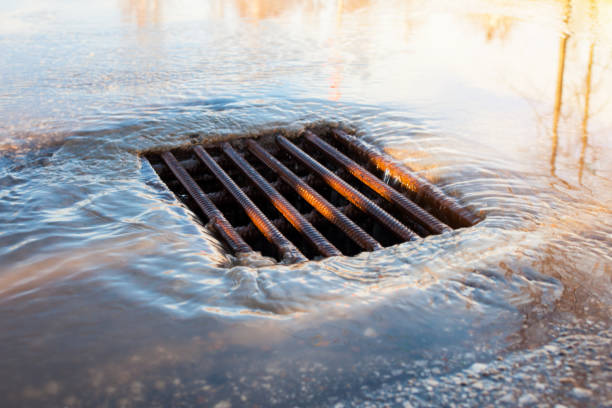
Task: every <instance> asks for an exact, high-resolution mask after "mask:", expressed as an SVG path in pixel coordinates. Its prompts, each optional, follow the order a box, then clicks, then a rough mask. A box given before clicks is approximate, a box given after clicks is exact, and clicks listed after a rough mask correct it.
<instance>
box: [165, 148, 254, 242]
mask: <svg viewBox="0 0 612 408" xmlns="http://www.w3.org/2000/svg"><path fill="white" fill-rule="evenodd" d="M161 158H162V160H163V161H164V162H165V163H166V165H167V166H168V168H169V169H170V171H172V173H173V174H174V176H175V177H176V178H177V179H178V180H179V181H180V182H181V184H182V185H183V187H184V188H185V190H187V192H188V193H189V194H190V195H191V197H192V198H193V199H194V200H195V202H196V203H197V204H198V207H200V209H201V210H202V211H203V212H204V214H205V215H206V216H207V217H208V220H209V222H210V223H211V225H212V227H213V228H214V229H215V231H217V233H219V235H221V236H222V237H223V239H224V240H225V242H227V244H228V245H229V246H230V248H231V249H232V251H234V253H248V252H252V251H253V250H252V249H251V247H250V246H249V245H248V244H247V243H246V242H244V240H243V239H242V237H241V236H240V235H238V233H237V232H236V231H235V230H234V228H233V227H232V226H231V224H230V223H229V222H228V221H227V220H226V219H225V217H224V216H223V213H222V212H221V211H219V209H218V208H217V207H215V205H214V204H213V203H212V201H210V199H209V198H208V197H206V195H205V194H204V192H203V191H202V189H200V187H199V186H198V185H197V183H196V182H195V180H194V179H193V178H191V176H190V175H189V173H187V171H186V170H185V169H184V168H183V167H182V166H181V165H180V164H179V162H178V160H176V157H174V155H173V154H172V153H171V152H164V153H162V155H161Z"/></svg>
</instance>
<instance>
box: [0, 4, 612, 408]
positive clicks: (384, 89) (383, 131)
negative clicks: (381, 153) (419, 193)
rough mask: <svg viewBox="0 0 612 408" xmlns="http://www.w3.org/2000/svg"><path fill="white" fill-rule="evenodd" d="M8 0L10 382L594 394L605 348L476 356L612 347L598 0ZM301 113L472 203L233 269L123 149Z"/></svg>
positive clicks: (195, 391)
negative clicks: (404, 230) (313, 256)
mask: <svg viewBox="0 0 612 408" xmlns="http://www.w3.org/2000/svg"><path fill="white" fill-rule="evenodd" d="M0 10H1V11H0V34H1V35H2V36H0V53H2V55H3V56H5V57H6V58H5V59H6V61H7V62H6V63H5V64H1V65H0V118H1V119H2V120H1V121H0V146H2V153H1V154H0V358H1V360H2V369H1V370H0V395H2V397H0V402H1V404H0V405H2V406H24V405H25V406H48V405H50V404H52V405H58V406H64V405H65V406H70V407H73V406H105V405H106V406H154V405H158V406H170V405H173V404H174V405H180V404H185V405H188V406H194V405H200V406H219V407H223V406H225V407H227V406H230V405H231V406H243V405H256V404H257V405H260V406H268V405H274V404H277V405H280V406H293V405H320V406H330V405H334V404H336V403H340V402H342V401H345V402H350V401H351V400H358V399H359V398H363V399H364V400H365V401H368V400H369V401H375V402H376V403H379V402H380V404H381V405H382V404H388V405H393V404H402V403H403V402H404V399H406V400H407V401H408V402H410V403H411V404H412V405H414V406H429V405H449V404H451V403H452V402H458V401H465V400H466V398H468V399H469V400H470V401H473V403H474V404H475V405H483V406H484V405H487V404H488V403H490V404H493V405H496V402H497V401H498V400H501V399H502V398H505V399H504V400H505V401H507V402H508V405H511V406H512V405H516V404H518V402H519V400H520V398H521V397H523V393H527V394H531V395H532V396H534V398H535V397H537V398H538V399H539V400H542V401H546V403H550V404H551V405H554V403H561V404H564V405H566V406H569V405H575V404H577V403H584V404H585V405H596V403H597V402H599V401H607V400H609V399H610V397H611V396H610V395H609V393H610V390H609V387H608V386H607V385H606V381H605V378H604V377H601V376H600V375H599V374H601V371H597V369H595V368H588V367H591V365H592V361H601V364H600V366H599V367H605V366H610V365H611V364H612V362H610V361H609V359H610V357H609V355H608V354H606V353H604V352H601V353H600V352H597V353H600V354H596V355H595V356H592V357H590V358H588V359H587V358H586V357H585V356H584V355H581V354H580V353H578V352H571V353H567V354H565V355H564V356H565V357H563V358H565V359H566V360H563V364H560V365H559V366H560V367H561V366H563V367H569V368H571V369H572V370H575V372H572V373H566V372H565V371H562V370H556V369H550V367H549V366H547V365H546V363H543V362H542V361H544V360H538V361H536V362H533V363H530V364H531V365H530V366H529V370H528V371H527V372H529V373H530V374H529V375H527V376H526V377H525V378H528V379H529V381H527V380H525V379H523V380H521V379H520V378H514V377H512V376H506V375H504V376H502V377H504V378H506V380H507V382H506V383H504V382H503V381H502V380H501V379H498V378H497V377H496V374H494V373H491V374H490V375H489V376H488V377H487V378H485V379H482V378H481V377H478V376H474V375H473V373H472V374H469V373H470V372H471V371H469V370H470V367H471V366H472V364H473V363H476V362H478V363H482V364H485V365H487V366H490V365H491V364H493V363H492V361H494V360H496V359H502V360H503V361H507V362H508V364H509V366H513V364H511V362H512V361H515V360H513V359H515V358H517V359H519V360H521V361H523V360H525V361H531V360H530V359H531V358H532V357H533V356H534V354H533V353H536V352H544V351H546V350H555V349H554V347H561V346H552V345H550V344H549V345H548V348H546V347H543V346H544V345H546V344H547V343H548V342H550V341H554V342H563V341H564V340H563V339H566V338H570V337H571V336H584V337H578V340H576V338H574V337H572V339H573V340H571V341H572V342H576V343H578V344H579V347H578V349H581V347H582V346H584V348H589V349H591V350H600V349H601V348H605V346H606V344H608V343H605V341H604V340H605V339H606V338H608V337H609V336H608V335H607V334H606V330H607V329H608V328H609V327H610V324H609V315H610V313H609V311H610V306H611V305H612V299H611V298H610V293H612V287H611V285H612V283H611V282H610V276H611V275H612V257H611V255H610V254H611V253H612V246H611V245H612V243H611V241H612V239H611V237H612V224H611V221H610V220H612V211H611V209H610V202H611V200H612V154H611V149H612V144H611V138H610V136H609V135H610V132H611V129H612V114H611V113H612V112H611V107H610V103H611V100H610V95H612V76H610V75H609V72H610V66H611V64H612V26H611V25H610V24H606V23H607V22H608V21H610V19H611V18H612V4H611V3H610V2H605V1H600V2H598V1H594V0H593V1H590V0H589V1H572V0H563V1H547V0H540V1H533V2H530V3H529V4H523V3H521V4H520V5H513V4H510V3H508V2H505V1H484V0H483V1H480V0H476V1H466V2H446V1H433V2H418V1H403V0H391V1H385V2H381V1H366V0H354V1H351V0H337V1H325V2H324V1H315V0H303V1H300V0H292V1H276V0H260V1H242V0H232V1H220V0H219V1H217V0H210V1H199V0H198V1H196V0H182V1H174V0H172V1H171V0H157V1H153V0H151V1H146V0H120V1H118V2H111V3H103V2H102V3H93V4H87V5H86V6H84V5H81V4H80V3H62V4H58V5H49V4H47V3H46V2H38V3H37V2H36V1H34V2H32V3H31V4H30V6H28V7H27V8H26V7H25V6H23V7H22V6H20V5H18V4H14V5H7V6H5V7H4V8H3V9H0ZM84 22H87V23H86V24H85V23H84ZM7 27H8V28H7ZM66 33H70V35H67V34H66ZM317 121H319V122H330V123H336V122H341V123H342V124H344V125H347V126H351V127H354V128H355V130H356V131H357V134H358V135H359V137H362V138H364V139H366V140H367V141H368V142H370V143H373V144H375V145H377V146H378V147H380V148H382V149H384V150H386V151H387V152H389V153H390V154H392V155H394V156H395V157H397V158H398V159H400V160H404V161H405V162H406V163H407V164H409V165H410V166H412V167H413V168H414V169H416V170H417V171H419V172H420V173H421V174H422V175H423V176H424V177H427V178H429V179H430V180H432V181H433V182H435V183H436V184H437V185H438V186H440V187H441V188H442V189H444V191H446V192H447V193H448V194H451V195H454V196H456V197H457V199H458V200H459V201H460V202H461V203H462V204H464V205H466V206H468V207H470V208H472V209H473V210H474V211H476V212H479V213H480V214H481V215H482V216H483V218H484V220H483V222H481V223H480V224H478V225H477V226H476V227H474V228H472V229H467V230H460V231H457V232H455V233H453V234H447V235H442V236H435V237H430V238H428V239H425V240H423V241H422V242H419V243H406V244H403V245H400V246H397V247H394V248H387V249H385V250H383V251H380V252H376V253H364V254H361V255H359V256H357V257H354V258H342V257H338V258H329V259H326V260H323V261H320V262H312V263H307V264H303V265H293V266H286V265H272V266H270V265H255V264H254V263H250V262H244V263H243V264H242V265H241V266H236V267H233V268H230V269H224V268H222V267H221V266H220V265H223V264H227V262H226V260H227V259H226V257H227V254H226V253H225V251H224V250H223V248H222V245H221V244H220V243H219V242H218V240H216V239H215V237H214V236H211V234H210V233H209V230H208V229H207V228H206V227H205V226H202V225H201V224H199V223H198V222H197V221H196V219H195V217H193V215H192V214H190V213H189V212H188V211H187V210H186V209H185V208H184V207H183V206H182V205H180V203H179V202H178V201H177V200H176V199H175V198H174V197H173V196H172V195H171V194H169V193H168V192H166V191H165V190H164V188H163V186H162V185H161V184H160V181H159V179H158V178H157V176H156V174H155V172H154V171H153V170H152V169H151V168H150V167H149V166H148V165H147V164H146V162H142V161H140V159H139V156H138V155H139V153H141V152H144V151H147V150H149V149H154V148H160V147H176V146H179V145H181V144H187V143H191V142H192V141H193V140H202V139H206V138H208V137H211V136H216V135H219V134H224V135H227V134H236V133H243V132H258V131H260V130H261V129H270V128H291V129H294V128H299V127H300V126H302V125H304V124H306V123H311V122H317ZM606 336H608V337H606ZM587 338H588V339H591V340H592V341H594V342H596V343H597V342H599V343H597V344H594V345H593V344H591V343H589V342H588V341H591V340H588V341H587ZM593 339H594V340H593ZM568 341H569V340H568ZM555 344H557V343H555ZM599 346H601V347H599ZM551 347H552V348H551ZM572 347H573V346H572ZM551 353H552V352H551ZM556 355H561V353H552V354H550V359H549V360H550V361H552V362H553V363H555V364H556V363H558V361H556V360H555V359H554V356H556ZM567 359H569V360H567ZM549 360H546V361H549ZM566 363H567V364H566ZM579 367H582V368H579ZM585 367H586V368H585ZM593 367H594V366H593ZM476 368H478V369H479V370H480V369H481V368H482V366H479V365H476ZM569 368H568V369H569ZM466 370H468V371H466ZM530 370H531V371H530ZM533 370H535V371H537V372H538V373H540V374H538V375H539V377H538V378H539V379H538V380H537V381H532V379H533V378H534V374H533ZM602 370H603V369H602ZM466 372H467V373H468V374H466V375H465V377H461V378H458V377H453V376H454V375H455V374H457V373H460V374H461V373H466ZM471 378H475V380H474V382H473V383H472V382H470V381H471V380H470V379H471ZM567 378H571V379H572V380H571V381H569V380H567ZM602 378H604V379H602ZM476 379H478V382H477V381H476ZM562 379H563V380H562ZM464 382H465V383H466V384H465V385H464V386H457V385H458V384H459V385H461V384H462V383H464ZM447 383H448V384H451V385H452V386H453V390H454V391H448V390H446V391H444V392H438V390H439V389H440V387H443V386H444V384H447ZM542 385H543V386H542ZM513 387H515V388H516V389H514V388H513ZM388 389H392V392H389V393H388V394H387V396H385V397H381V396H380V395H379V394H378V393H379V392H382V391H384V390H388ZM400 389H401V390H406V389H409V390H410V393H411V395H412V396H408V397H407V396H405V395H404V396H402V398H401V399H400V400H399V401H396V396H397V395H399V394H398V393H400V391H399V390H400ZM576 389H577V390H576ZM498 391H499V392H498ZM549 391H550V392H549ZM374 392H376V395H377V397H376V398H374V397H372V395H374V394H372V393H374ZM464 392H465V393H467V394H465V395H463V394H462V393H464ZM466 395H468V396H467V397H466ZM508 395H509V396H508ZM576 396H578V397H576ZM527 397H529V395H528V396H527ZM398 398H399V397H398ZM444 398H446V399H444ZM527 400H529V398H527ZM523 401H525V398H523ZM347 405H348V404H347Z"/></svg>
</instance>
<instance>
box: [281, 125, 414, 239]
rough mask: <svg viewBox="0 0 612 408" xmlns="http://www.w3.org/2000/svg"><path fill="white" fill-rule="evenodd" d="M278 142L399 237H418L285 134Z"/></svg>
mask: <svg viewBox="0 0 612 408" xmlns="http://www.w3.org/2000/svg"><path fill="white" fill-rule="evenodd" d="M276 142H277V143H278V144H279V145H280V146H281V147H282V148H284V149H286V150H287V151H288V152H290V153H291V154H292V155H293V156H294V157H295V158H297V159H298V160H299V161H300V162H301V163H302V164H304V165H305V166H306V167H308V168H309V169H311V170H312V171H314V172H315V173H317V174H318V175H319V176H320V177H321V178H322V179H323V180H324V181H325V182H326V183H327V184H329V186H330V187H331V188H333V189H334V190H336V191H337V192H338V193H339V194H341V195H342V196H343V197H344V198H346V199H347V200H348V201H350V202H351V203H353V204H354V205H355V206H356V207H357V208H359V209H361V210H362V211H364V212H366V213H368V214H370V215H371V216H372V217H374V218H376V219H377V220H378V221H380V222H381V223H382V224H383V225H384V226H385V227H387V228H388V229H389V230H390V231H391V232H393V233H394V234H396V235H397V236H398V237H400V238H402V239H404V240H406V241H412V240H415V239H417V238H418V237H417V235H416V234H415V233H414V232H412V231H411V230H410V229H409V228H408V227H406V226H405V225H403V224H402V223H401V222H399V221H398V220H397V219H396V218H395V217H393V216H392V215H390V214H389V213H387V212H386V211H385V210H383V209H382V208H380V207H379V206H378V205H376V204H375V203H373V202H372V201H371V200H369V199H368V198H367V197H366V196H364V195H363V194H361V193H360V192H359V191H357V190H356V189H355V188H353V187H351V185H350V184H348V183H347V182H346V181H344V180H342V179H341V178H340V177H338V176H336V175H335V174H334V173H332V172H331V171H330V170H329V169H327V168H326V167H325V166H323V165H322V164H320V163H319V162H318V161H316V160H315V159H313V158H312V157H310V156H309V155H308V154H306V153H305V152H304V151H303V150H302V149H300V148H299V147H297V146H296V145H294V144H293V143H291V142H290V141H289V140H287V138H285V137H284V136H277V137H276Z"/></svg>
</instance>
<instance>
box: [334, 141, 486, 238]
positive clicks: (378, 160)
mask: <svg viewBox="0 0 612 408" xmlns="http://www.w3.org/2000/svg"><path fill="white" fill-rule="evenodd" d="M332 135H333V136H334V137H335V138H336V139H337V140H338V141H340V142H341V143H342V144H343V145H344V146H346V147H347V148H349V149H351V150H353V151H354V152H355V153H357V154H359V155H361V156H363V157H366V158H367V159H368V160H369V161H370V163H372V164H373V165H375V166H376V167H377V168H379V169H381V170H383V171H385V172H389V174H390V175H391V176H392V177H395V178H397V179H399V181H400V182H401V183H402V185H403V186H404V187H406V188H407V189H409V190H411V191H413V192H415V193H417V195H419V196H421V197H423V200H424V201H425V202H428V203H429V204H431V207H432V210H433V211H434V212H436V215H438V216H441V217H443V218H445V219H446V220H448V221H450V222H451V223H452V224H454V225H453V226H457V227H471V226H472V225H475V224H476V223H478V221H480V220H479V219H478V217H476V216H475V215H473V214H471V213H470V212H469V211H468V210H467V209H465V208H463V207H461V206H460V205H459V204H458V203H457V202H456V201H455V200H454V199H452V198H450V197H448V196H447V195H445V194H444V193H443V192H442V190H440V189H439V188H438V187H436V186H435V185H433V184H431V183H430V182H429V181H427V180H425V179H423V178H422V177H420V176H419V175H417V174H416V173H414V172H413V171H412V170H410V169H409V168H408V167H407V166H405V165H403V164H400V163H398V162H397V161H396V160H394V159H392V158H391V157H389V156H386V155H383V154H382V153H380V152H379V151H377V149H375V148H374V147H371V146H369V145H367V144H366V143H364V142H363V141H361V140H359V139H357V138H356V137H353V136H350V135H348V134H347V133H346V132H344V131H342V130H339V129H334V130H333V131H332Z"/></svg>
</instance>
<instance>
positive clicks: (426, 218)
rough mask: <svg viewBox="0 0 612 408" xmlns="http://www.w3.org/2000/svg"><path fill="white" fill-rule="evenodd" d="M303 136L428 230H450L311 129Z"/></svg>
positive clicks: (438, 231)
mask: <svg viewBox="0 0 612 408" xmlns="http://www.w3.org/2000/svg"><path fill="white" fill-rule="evenodd" d="M304 137H305V138H306V140H308V141H309V142H311V143H312V144H313V145H315V146H316V147H318V148H319V150H320V151H322V152H323V153H325V154H326V155H327V156H328V157H329V158H331V159H333V160H335V161H336V162H338V163H340V164H341V165H342V166H344V168H345V169H346V170H347V171H348V172H349V173H351V174H352V175H353V176H355V178H357V179H359V180H360V181H361V182H363V183H364V184H365V185H366V186H368V187H370V188H371V189H372V190H374V191H375V192H376V193H378V194H379V195H380V196H381V197H384V198H385V199H387V200H388V201H389V202H390V203H392V204H395V205H396V206H398V207H399V208H401V209H402V210H403V211H404V212H405V213H406V214H408V215H410V216H411V217H412V218H414V219H416V220H417V221H418V222H419V223H420V224H421V225H423V226H424V227H426V228H427V229H428V230H429V231H430V232H433V233H434V234H441V233H443V232H449V231H452V229H451V228H450V227H449V226H448V225H445V224H444V223H442V222H441V221H440V220H438V219H436V218H435V217H434V216H432V215H431V214H429V213H428V212H427V211H425V210H423V209H422V208H421V207H419V206H418V205H416V204H415V203H413V202H412V201H410V200H409V199H407V198H406V197H405V196H403V195H402V194H400V193H399V192H398V191H397V190H395V189H394V188H393V187H391V186H390V185H388V184H385V183H384V182H382V181H381V180H380V179H379V178H378V177H376V176H374V175H373V174H372V173H370V172H369V171H367V170H366V169H364V168H363V167H361V166H360V165H359V164H357V163H355V162H354V161H353V160H351V159H350V158H349V157H347V156H345V155H344V154H342V152H340V151H339V150H338V149H336V148H334V147H333V146H331V145H330V144H328V143H327V142H325V141H324V140H322V139H321V138H319V137H318V136H317V135H315V134H314V133H312V132H311V131H309V130H307V131H306V132H305V133H304Z"/></svg>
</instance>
